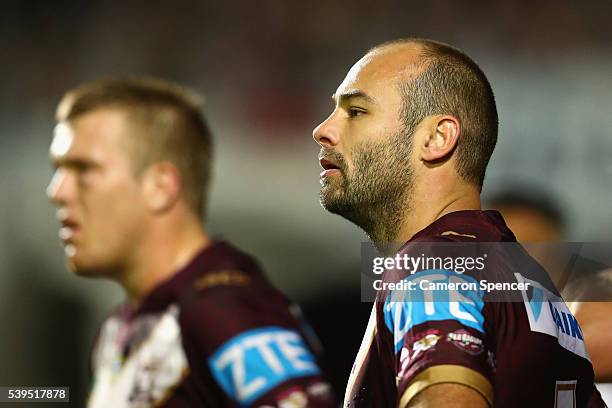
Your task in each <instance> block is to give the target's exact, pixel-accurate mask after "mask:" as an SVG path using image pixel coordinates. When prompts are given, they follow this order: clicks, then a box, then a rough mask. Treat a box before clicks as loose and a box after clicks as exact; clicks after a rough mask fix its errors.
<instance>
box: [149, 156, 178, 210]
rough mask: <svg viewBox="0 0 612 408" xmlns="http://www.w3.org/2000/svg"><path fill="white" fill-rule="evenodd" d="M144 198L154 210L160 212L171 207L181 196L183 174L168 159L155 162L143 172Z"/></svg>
mask: <svg viewBox="0 0 612 408" xmlns="http://www.w3.org/2000/svg"><path fill="white" fill-rule="evenodd" d="M143 189H144V190H143V192H144V199H145V202H146V204H147V206H148V207H149V209H150V210H151V211H152V212H155V213H160V212H164V211H166V210H168V209H169V208H171V207H172V206H173V205H174V203H176V201H177V200H178V198H179V194H180V190H181V174H180V172H179V170H178V169H177V168H176V166H175V165H174V164H172V163H170V162H168V161H164V162H159V163H155V164H153V165H151V166H149V168H147V169H146V170H145V173H144V174H143Z"/></svg>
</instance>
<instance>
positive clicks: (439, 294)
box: [383, 270, 484, 353]
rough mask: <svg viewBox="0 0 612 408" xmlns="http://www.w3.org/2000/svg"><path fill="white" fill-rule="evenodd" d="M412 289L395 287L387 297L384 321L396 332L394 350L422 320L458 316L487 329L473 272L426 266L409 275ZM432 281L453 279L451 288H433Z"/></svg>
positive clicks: (466, 321)
mask: <svg viewBox="0 0 612 408" xmlns="http://www.w3.org/2000/svg"><path fill="white" fill-rule="evenodd" d="M404 282H407V283H408V282H412V283H411V285H412V289H405V290H395V291H393V292H391V293H390V294H389V295H388V296H387V298H386V299H385V304H384V306H383V311H384V319H385V324H386V326H387V328H388V329H389V331H391V333H393V341H394V344H395V352H396V353H397V352H399V351H400V350H401V348H402V344H403V341H404V337H405V336H406V334H407V333H408V331H409V330H410V329H411V328H412V327H414V326H416V325H419V324H422V323H425V322H431V321H440V320H455V321H457V322H459V323H460V324H462V325H464V326H467V327H471V328H473V329H476V330H478V331H480V332H484V316H483V314H482V308H483V307H484V301H483V292H482V290H480V288H479V286H478V281H477V280H476V279H474V278H472V277H471V276H468V275H462V274H459V273H456V272H451V271H446V270H427V271H422V272H418V273H416V274H414V275H411V276H408V277H407V278H405V279H404ZM431 283H436V284H437V283H442V284H444V283H452V284H455V286H457V287H456V288H455V289H449V290H440V289H436V290H430V289H428V288H429V285H430V284H431Z"/></svg>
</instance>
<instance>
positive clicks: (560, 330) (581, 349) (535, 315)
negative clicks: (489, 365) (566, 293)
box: [514, 273, 590, 361]
mask: <svg viewBox="0 0 612 408" xmlns="http://www.w3.org/2000/svg"><path fill="white" fill-rule="evenodd" d="M514 275H515V277H516V280H517V281H519V282H529V283H530V284H531V286H532V288H533V289H532V291H531V297H528V295H527V291H522V296H523V303H524V304H525V310H526V312H527V318H528V319H529V327H530V328H531V331H534V332H539V333H545V334H548V335H550V336H553V337H556V338H557V340H558V342H559V345H561V347H563V348H565V349H566V350H569V351H571V352H572V353H574V354H577V355H579V356H580V357H583V358H586V359H587V360H589V361H590V358H589V353H588V352H587V350H586V346H585V344H584V339H583V336H582V331H581V330H580V326H579V325H578V321H577V320H576V318H575V317H574V315H573V314H572V313H571V312H570V311H569V309H568V307H567V305H566V304H565V302H564V301H563V299H562V298H560V297H559V296H557V295H555V294H554V293H552V292H551V291H549V290H548V289H546V288H545V287H543V286H542V285H541V284H540V283H538V282H536V281H532V280H530V279H527V278H525V277H523V276H522V275H521V274H520V273H515V274H514Z"/></svg>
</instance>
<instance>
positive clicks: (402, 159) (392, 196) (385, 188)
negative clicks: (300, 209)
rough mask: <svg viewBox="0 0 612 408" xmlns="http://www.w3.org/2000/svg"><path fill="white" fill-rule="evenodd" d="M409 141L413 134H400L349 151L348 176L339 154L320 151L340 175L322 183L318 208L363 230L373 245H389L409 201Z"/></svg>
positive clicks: (410, 180) (410, 190)
mask: <svg viewBox="0 0 612 408" xmlns="http://www.w3.org/2000/svg"><path fill="white" fill-rule="evenodd" d="M411 140H412V135H406V134H403V133H400V134H398V135H395V136H393V137H392V138H391V139H390V140H389V142H388V143H386V144H382V143H380V144H378V143H363V144H362V145H360V146H357V147H356V148H355V149H354V150H353V151H352V152H351V154H352V157H353V161H354V170H353V171H352V172H351V173H348V172H347V170H346V165H345V162H344V159H343V158H342V157H341V156H340V155H339V154H338V153H335V152H332V151H329V150H327V151H326V150H325V149H323V151H322V155H323V156H324V157H326V158H329V159H331V160H332V161H333V162H334V163H336V164H337V165H338V167H339V168H340V170H341V171H342V174H341V176H339V177H340V179H339V180H327V181H325V184H324V186H323V188H322V189H321V194H320V201H321V205H322V206H323V207H324V208H325V209H326V210H327V211H329V212H331V213H334V214H338V215H340V216H342V217H344V218H346V219H347V220H349V221H351V222H352V223H354V224H355V225H357V226H358V227H360V228H361V229H363V230H364V231H365V233H366V234H367V235H368V236H369V238H370V239H371V240H372V241H373V242H374V243H376V244H384V243H392V242H393V241H394V240H395V238H396V237H397V234H398V232H399V228H400V225H401V223H400V221H401V218H402V214H403V213H404V212H405V211H407V210H409V205H410V202H411V201H412V200H411V199H410V198H411V193H412V180H413V171H412V168H411V166H410V153H411V151H412V143H411Z"/></svg>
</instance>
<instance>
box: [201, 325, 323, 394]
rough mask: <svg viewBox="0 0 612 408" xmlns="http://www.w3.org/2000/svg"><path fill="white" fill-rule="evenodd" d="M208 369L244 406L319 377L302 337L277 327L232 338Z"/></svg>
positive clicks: (213, 356) (252, 331) (209, 361)
mask: <svg viewBox="0 0 612 408" xmlns="http://www.w3.org/2000/svg"><path fill="white" fill-rule="evenodd" d="M208 366H209V367H210V371H211V372H212V374H213V376H214V378H215V380H217V382H218V383H219V385H220V386H221V388H222V389H223V390H224V391H225V392H226V393H227V394H228V395H229V396H230V397H231V398H232V399H234V400H235V401H237V402H238V404H240V405H241V406H248V405H250V404H252V403H253V402H254V401H255V400H257V398H259V397H261V396H263V395H264V394H265V393H267V392H268V391H270V390H271V389H273V388H274V387H276V386H277V385H279V384H280V383H282V382H284V381H287V380H289V379H292V378H296V377H304V376H309V375H315V374H319V368H318V366H317V364H316V362H315V358H314V356H313V355H312V353H311V352H310V351H309V349H308V348H307V347H306V345H305V344H304V341H303V339H302V337H301V336H300V335H299V334H298V333H297V332H295V331H293V330H289V329H285V328H282V327H274V326H270V327H263V328H259V329H253V330H249V331H247V332H244V333H241V334H239V335H238V336H236V337H233V338H231V339H230V340H228V341H227V342H226V343H224V344H223V345H222V346H221V347H220V348H219V349H218V350H217V351H216V352H215V353H214V354H213V355H212V356H211V357H210V358H209V359H208Z"/></svg>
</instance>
